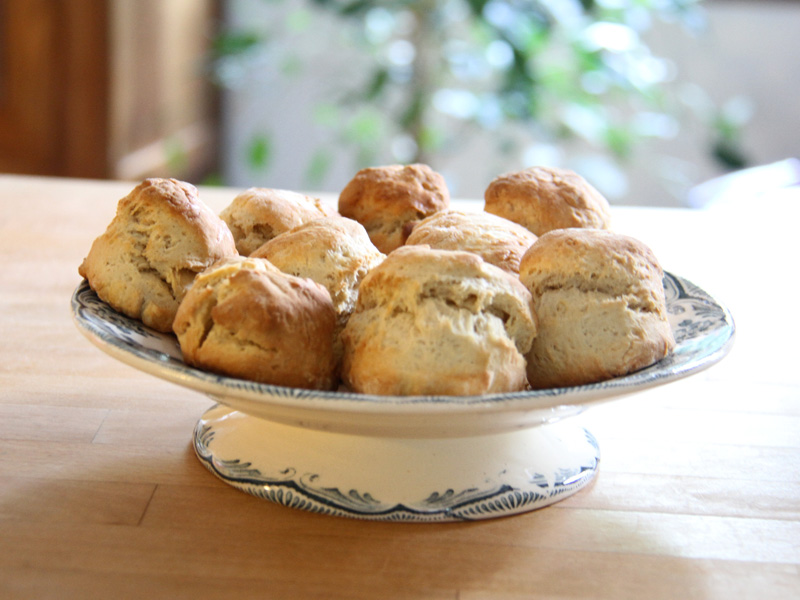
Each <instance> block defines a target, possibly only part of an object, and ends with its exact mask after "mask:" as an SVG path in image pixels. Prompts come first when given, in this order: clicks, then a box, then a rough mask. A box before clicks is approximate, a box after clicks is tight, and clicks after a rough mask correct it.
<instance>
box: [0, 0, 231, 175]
mask: <svg viewBox="0 0 800 600" xmlns="http://www.w3.org/2000/svg"><path fill="white" fill-rule="evenodd" d="M216 13H217V7H216V3H215V2H214V1H213V0H136V1H130V0H0V172H7V173H28V174H41V175H58V176H70V177H95V178H105V177H113V178H123V179H140V178H142V177H145V176H148V175H169V176H175V177H182V178H185V179H197V178H199V177H201V176H202V175H204V174H206V173H208V172H209V171H210V170H212V169H213V168H214V166H215V164H216V146H217V123H218V119H217V115H216V100H215V93H214V90H213V88H212V86H211V84H210V83H209V82H208V79H207V78H206V77H205V72H206V70H205V66H204V65H205V63H206V60H207V52H208V46H209V44H210V42H211V38H212V36H213V29H214V26H215V23H216Z"/></svg>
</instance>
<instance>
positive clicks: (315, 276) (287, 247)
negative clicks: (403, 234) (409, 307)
mask: <svg viewBox="0 0 800 600" xmlns="http://www.w3.org/2000/svg"><path fill="white" fill-rule="evenodd" d="M252 256H253V257H258V258H265V259H267V260H269V261H270V262H271V263H272V264H273V265H275V266H276V267H278V268H279V269H280V270H281V271H283V272H284V273H289V274H290V275H294V276H296V277H307V278H309V279H311V280H313V281H316V282H317V283H319V284H320V285H323V286H324V287H325V289H327V290H328V293H329V294H330V296H331V300H332V301H333V308H334V310H335V311H336V318H337V325H336V332H335V334H334V347H335V350H336V355H337V357H338V358H339V359H340V358H341V354H342V347H341V340H340V334H341V332H342V330H343V329H344V326H345V324H346V323H347V320H348V319H349V318H350V314H351V313H352V312H353V309H354V308H355V305H356V299H357V298H358V288H359V285H360V284H361V280H362V279H364V276H365V275H366V274H367V273H368V272H369V271H370V270H371V269H373V268H374V267H376V266H377V265H379V264H380V263H381V262H382V261H383V259H384V258H385V256H384V254H383V253H382V252H380V250H378V249H377V248H376V247H375V246H374V245H373V243H372V242H371V241H370V239H369V236H368V235H367V232H366V230H365V229H364V227H363V226H362V225H361V224H360V223H358V222H356V221H353V220H352V219H348V218H346V217H342V216H335V217H325V218H322V219H316V220H314V221H309V222H307V223H304V224H302V225H299V226H297V227H295V228H294V229H291V230H290V231H287V232H286V233H282V234H281V235H279V236H277V237H275V238H273V239H271V240H270V241H268V242H267V243H266V244H264V245H263V246H261V247H260V248H259V249H258V250H256V251H255V252H253V254H252Z"/></svg>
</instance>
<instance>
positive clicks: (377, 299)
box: [342, 246, 536, 396]
mask: <svg viewBox="0 0 800 600" xmlns="http://www.w3.org/2000/svg"><path fill="white" fill-rule="evenodd" d="M534 335H536V316H535V314H534V313H533V310H532V308H531V298H530V294H529V293H528V291H527V290H526V289H525V287H524V286H523V285H522V284H521V283H520V282H519V280H518V279H517V278H516V277H514V276H513V275H511V274H509V273H506V272H505V271H503V270H502V269H499V268H497V267H495V266H494V265H490V264H488V263H486V262H484V261H483V260H482V259H481V258H480V257H478V256H476V255H475V254H471V253H468V252H458V251H449V250H433V249H431V248H429V247H427V246H405V247H403V248H399V249H397V250H395V251H394V252H392V253H391V254H389V255H388V256H387V257H386V259H385V260H384V261H383V262H382V263H381V264H380V265H378V266H377V267H375V268H374V269H372V271H370V272H369V273H368V274H367V276H366V277H365V278H364V280H363V281H362V282H361V287H360V290H359V296H358V302H357V303H356V309H355V311H354V312H353V314H352V316H351V317H350V320H349V321H348V322H347V325H346V326H345V329H344V333H343V334H342V338H343V339H344V345H345V353H344V360H343V367H342V379H343V380H344V382H345V384H346V385H348V386H349V387H350V388H351V389H353V390H355V391H357V392H362V393H368V394H389V395H427V394H434V395H440V394H441V395H456V396H463V395H472V394H487V393H494V392H508V391H518V390H522V389H525V388H526V386H527V382H526V377H525V359H524V354H525V353H526V352H527V351H528V349H529V348H530V345H531V341H532V339H533V337H534Z"/></svg>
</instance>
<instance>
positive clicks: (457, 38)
mask: <svg viewBox="0 0 800 600" xmlns="http://www.w3.org/2000/svg"><path fill="white" fill-rule="evenodd" d="M287 2H290V6H289V7H288V10H284V11H283V12H281V13H280V15H281V19H282V20H280V19H279V20H278V21H276V22H270V23H263V24H261V25H262V26H263V27H262V28H261V29H258V28H257V27H255V25H256V24H250V26H249V28H248V29H246V30H243V31H229V32H226V33H224V34H223V35H222V36H220V38H219V39H218V40H217V43H216V45H215V48H216V50H217V53H218V56H220V57H223V58H231V57H233V58H234V59H235V58H237V57H241V56H244V55H247V54H249V53H252V52H253V51H254V50H256V49H261V50H262V51H266V52H270V51H274V52H277V51H278V49H279V48H284V49H285V48H303V49H306V50H307V49H308V48H311V47H318V48H319V51H318V53H319V56H320V58H325V59H328V60H331V59H332V57H335V56H338V55H339V53H341V54H342V55H344V56H352V55H353V54H355V55H357V56H358V66H357V71H358V73H364V72H366V76H365V77H359V78H352V79H350V78H348V79H347V81H344V80H342V81H336V82H333V83H334V84H335V85H333V88H334V94H335V95H329V96H328V97H326V98H324V99H322V100H321V101H320V109H319V110H318V111H317V112H316V114H315V121H316V122H317V123H320V124H321V125H322V126H325V127H329V128H331V129H333V130H334V131H335V132H336V135H335V140H336V144H337V145H339V146H341V145H347V146H350V147H352V148H353V149H354V156H356V160H357V162H358V163H365V162H366V163H368V162H369V161H370V160H372V159H373V158H374V157H375V156H378V155H379V154H380V152H381V146H382V145H383V146H386V145H387V144H389V143H390V142H391V141H392V140H397V139H404V140H411V141H412V142H413V146H414V151H413V152H412V153H411V154H409V155H408V156H406V157H405V160H406V162H411V161H424V162H429V163H431V164H434V163H435V160H434V157H435V153H438V152H442V151H444V149H445V148H450V147H453V148H458V147H459V146H460V140H462V139H463V136H464V135H465V134H466V133H468V132H477V131H486V130H490V131H493V132H495V133H496V135H494V136H493V137H494V139H496V140H497V142H498V147H499V150H500V151H505V152H509V153H511V152H521V151H522V150H523V149H524V148H522V147H521V145H524V144H526V143H527V144H530V143H531V142H534V143H536V142H542V143H547V144H558V143H560V142H562V141H564V140H569V139H575V138H577V139H581V140H583V141H585V142H587V143H588V144H590V145H592V146H594V147H596V148H597V149H599V150H601V151H603V152H604V153H606V154H608V155H610V156H612V157H615V158H616V159H617V160H625V158H626V157H629V156H630V155H631V153H632V152H633V151H634V149H635V148H636V146H637V144H639V143H640V142H641V141H642V140H643V139H645V138H648V137H654V136H659V135H665V134H663V133H660V132H659V130H658V129H657V128H655V127H649V128H648V127H642V122H643V115H644V119H645V120H646V119H647V118H648V117H647V115H655V118H654V121H656V122H658V121H659V118H661V117H664V116H666V115H669V114H670V113H671V112H672V111H675V110H677V105H678V104H679V103H678V102H677V101H675V100H674V99H671V98H670V97H669V94H668V93H667V91H666V90H667V89H668V87H669V84H670V83H671V78H672V77H673V74H672V73H671V71H670V68H669V66H668V65H667V63H666V61H664V60H663V59H661V58H659V57H656V56H654V55H653V53H652V52H651V50H650V48H649V47H648V46H647V45H646V43H645V42H644V41H643V34H644V33H645V32H646V31H647V29H648V28H649V27H650V25H651V24H652V22H653V20H655V19H659V18H664V19H669V20H671V21H676V20H677V21H680V22H682V23H684V24H685V25H686V27H687V28H691V27H696V26H697V24H698V23H700V22H702V13H701V11H700V10H699V0H383V1H373V2H370V1H367V0H305V2H301V1H300V0H285V1H284V2H281V0H274V4H275V6H276V7H277V6H280V5H284V6H285V4H286V3H287ZM298 6H300V8H298ZM276 14H277V13H276ZM325 19H327V20H331V19H333V20H335V21H336V22H337V27H336V29H337V32H338V33H339V35H337V37H336V38H332V39H327V38H326V39H324V40H322V43H319V42H320V40H319V39H317V38H319V34H318V33H317V29H316V28H315V27H314V22H315V21H321V20H325ZM281 32H282V33H281ZM287 32H288V33H287ZM281 35H283V37H281ZM303 36H305V37H303ZM281 44H283V45H282V46H281ZM345 45H347V46H348V47H347V48H345ZM348 52H349V53H350V54H347V53H348ZM298 60H299V59H298V57H297V56H296V55H292V54H291V53H290V56H289V57H288V58H287V57H286V56H283V57H282V58H281V59H280V60H279V61H278V64H283V65H284V74H285V75H287V76H291V75H292V74H296V73H297V72H299V66H298V64H297V61H298ZM305 60H306V61H309V62H312V63H314V62H315V58H314V57H311V58H309V57H308V56H305ZM287 64H289V65H293V66H292V68H291V69H288V68H285V65H287ZM242 71H243V72H245V73H246V72H247V69H246V68H245V69H242ZM710 125H711V126H713V127H714V129H715V131H716V132H717V134H716V135H715V136H714V141H713V142H712V147H711V148H710V151H711V153H712V154H713V155H715V156H716V157H717V158H718V159H719V160H721V161H722V162H724V163H725V164H726V165H734V164H739V163H740V162H742V161H743V160H744V157H743V156H742V154H741V152H740V151H739V150H738V131H739V129H740V128H741V125H742V124H741V123H739V122H733V121H728V122H725V121H724V120H719V119H718V120H717V121H716V122H715V123H712V124H710ZM337 150H338V148H337ZM339 151H340V150H339ZM272 152H273V148H272V143H271V140H270V139H269V138H268V137H267V136H256V137H254V138H253V140H252V141H251V144H250V147H249V148H248V162H249V164H250V165H251V166H252V167H253V168H259V169H265V168H268V166H269V163H270V159H271V156H272ZM330 162H331V160H330V155H329V154H326V153H318V154H316V155H314V157H313V159H312V165H310V166H309V169H308V172H309V175H310V176H311V177H314V178H321V177H323V176H324V172H325V170H326V169H327V168H328V166H329V165H330Z"/></svg>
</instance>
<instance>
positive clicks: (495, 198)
mask: <svg viewBox="0 0 800 600" xmlns="http://www.w3.org/2000/svg"><path fill="white" fill-rule="evenodd" d="M484 200H485V210H486V212H489V213H492V214H495V215H498V216H500V217H504V218H506V219H508V220H510V221H514V222H515V223H519V224H520V225H522V226H523V227H525V228H527V229H529V230H530V231H532V232H533V233H534V234H536V235H537V236H541V235H543V234H544V233H546V232H548V231H551V230H553V229H564V228H571V227H577V228H594V229H609V228H610V226H611V213H610V210H609V204H608V200H606V199H605V197H604V196H603V195H602V194H600V192H598V191H597V190H596V189H595V188H594V187H592V186H591V185H590V184H589V183H588V182H587V181H586V180H585V179H584V178H583V177H581V176H580V175H578V174H577V173H575V172H573V171H570V170H567V169H556V168H552V167H532V168H530V169H525V170H523V171H517V172H514V173H507V174H505V175H501V176H499V177H496V178H495V179H494V180H493V181H492V182H491V183H490V184H489V186H488V187H487V188H486V191H485V193H484Z"/></svg>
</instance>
